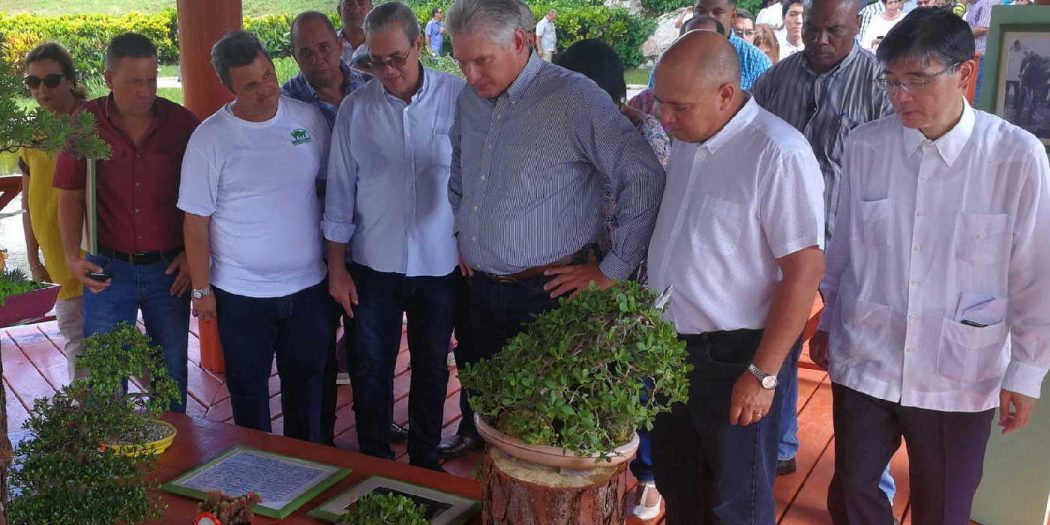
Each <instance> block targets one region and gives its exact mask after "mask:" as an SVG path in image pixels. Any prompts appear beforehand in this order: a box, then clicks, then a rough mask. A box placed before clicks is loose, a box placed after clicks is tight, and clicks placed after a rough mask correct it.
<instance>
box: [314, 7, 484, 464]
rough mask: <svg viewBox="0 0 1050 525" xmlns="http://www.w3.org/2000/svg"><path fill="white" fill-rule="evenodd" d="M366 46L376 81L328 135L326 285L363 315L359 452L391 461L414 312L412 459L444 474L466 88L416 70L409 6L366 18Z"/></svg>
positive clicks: (358, 353) (358, 327) (358, 330)
mask: <svg viewBox="0 0 1050 525" xmlns="http://www.w3.org/2000/svg"><path fill="white" fill-rule="evenodd" d="M365 41H366V43H367V44H368V49H369V52H370V53H371V64H372V72H373V74H374V75H375V76H376V79H375V80H372V81H371V82H369V83H368V84H367V85H365V87H363V88H361V89H359V90H357V91H355V92H354V93H352V94H350V96H348V97H347V98H346V99H345V100H344V101H343V103H342V105H341V106H340V108H339V114H338V116H337V117H336V124H335V128H334V130H333V134H332V148H333V149H332V152H331V161H330V164H329V173H330V174H331V176H330V177H329V178H328V191H327V195H326V199H325V212H324V221H323V224H324V234H325V238H326V239H328V245H329V251H328V258H329V265H328V273H329V280H330V281H329V286H330V291H331V294H332V297H334V298H335V300H336V301H338V302H339V303H340V304H342V306H343V309H344V310H346V313H347V314H348V315H350V316H351V317H355V318H356V321H355V331H354V339H355V340H354V343H355V344H354V347H353V348H354V354H353V356H352V357H351V358H350V377H351V385H353V391H354V414H355V417H356V418H357V436H358V442H359V443H360V446H361V452H362V453H365V454H369V455H372V456H377V457H382V458H386V459H394V452H393V450H391V448H390V424H391V422H392V421H393V407H394V399H393V377H394V365H395V363H396V361H397V353H398V349H399V348H400V346H401V318H402V315H407V317H408V345H409V348H410V349H411V359H412V385H411V390H410V391H409V404H408V419H409V425H408V427H409V431H408V455H409V460H410V462H411V463H412V464H413V465H416V466H420V467H425V468H430V469H435V470H440V469H441V467H440V465H439V464H438V456H437V446H438V443H439V442H440V441H441V423H442V413H443V407H444V405H445V393H446V390H445V388H446V383H447V381H448V368H447V367H446V356H447V354H448V344H449V340H450V338H451V336H452V325H453V315H454V308H453V306H454V305H455V299H456V292H457V289H458V285H459V282H460V280H461V279H462V277H461V276H460V275H459V270H458V268H457V263H458V261H459V258H458V252H457V250H456V238H455V237H454V236H453V217H452V206H451V204H449V200H448V179H449V173H450V171H449V170H450V166H451V162H452V145H451V142H450V140H449V136H448V130H449V127H451V126H452V116H453V113H454V112H455V106H456V97H457V96H459V92H460V90H461V89H462V88H463V85H464V82H463V80H461V79H459V78H456V77H453V76H451V75H446V74H444V73H439V72H437V71H432V70H429V69H426V68H424V67H422V65H420V63H419V57H420V54H421V53H422V51H423V39H422V37H421V35H420V33H419V24H418V22H417V21H416V17H415V14H413V12H412V10H411V9H410V8H409V7H408V6H406V5H404V4H402V3H399V2H392V3H388V4H383V5H380V6H379V7H376V8H375V9H373V10H372V12H371V13H369V14H368V17H367V18H365ZM348 243H349V244H350V245H351V246H352V248H351V250H352V252H353V253H352V259H353V261H352V264H351V266H350V272H349V273H348V272H347V271H346V266H345V264H344V262H345V252H346V245H347V244H348Z"/></svg>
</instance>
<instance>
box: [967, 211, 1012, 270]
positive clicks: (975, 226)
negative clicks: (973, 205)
mask: <svg viewBox="0 0 1050 525" xmlns="http://www.w3.org/2000/svg"><path fill="white" fill-rule="evenodd" d="M1009 219H1010V218H1009V216H1008V215H1007V214H1005V213H995V214H983V213H966V212H960V213H959V215H958V217H957V218H956V221H955V257H956V258H957V259H958V260H960V261H963V262H966V263H969V264H972V265H977V266H981V265H989V264H996V263H1002V262H1003V261H1005V259H1006V257H1007V255H1008V254H1009V250H1010V246H1009V242H1008V241H1009V239H1010V236H1009V235H1008V233H1009V230H1008V226H1009V222H1010V221H1009Z"/></svg>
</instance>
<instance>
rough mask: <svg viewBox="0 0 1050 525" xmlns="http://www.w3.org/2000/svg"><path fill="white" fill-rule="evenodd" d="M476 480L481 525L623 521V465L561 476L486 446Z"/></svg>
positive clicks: (604, 524)
mask: <svg viewBox="0 0 1050 525" xmlns="http://www.w3.org/2000/svg"><path fill="white" fill-rule="evenodd" d="M481 479H482V482H481V491H482V498H483V500H484V506H483V509H482V523H483V524H484V525H622V524H623V523H624V520H625V513H626V510H625V501H626V496H627V464H626V463H623V464H620V465H619V466H616V467H601V468H597V469H594V470H590V471H585V472H570V473H561V472H559V471H558V469H556V468H552V467H545V466H542V465H536V464H533V463H526V462H522V461H518V460H517V459H514V458H512V457H510V456H508V455H507V454H505V453H503V452H501V451H500V450H499V449H496V448H493V447H489V448H488V450H486V451H485V455H484V458H483V459H482V463H481Z"/></svg>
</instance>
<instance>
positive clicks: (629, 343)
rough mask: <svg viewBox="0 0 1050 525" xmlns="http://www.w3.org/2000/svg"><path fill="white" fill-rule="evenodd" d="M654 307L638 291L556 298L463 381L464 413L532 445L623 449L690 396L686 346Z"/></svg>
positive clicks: (634, 286)
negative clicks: (466, 392)
mask: <svg viewBox="0 0 1050 525" xmlns="http://www.w3.org/2000/svg"><path fill="white" fill-rule="evenodd" d="M654 301H655V295H654V294H653V293H652V292H650V291H648V290H646V289H645V288H643V287H642V285H640V284H638V283H636V282H625V283H620V284H618V285H616V286H615V287H613V288H611V289H609V290H604V291H599V290H596V289H594V288H592V289H591V290H587V291H584V292H582V293H580V294H579V295H577V296H575V297H572V298H569V299H562V300H561V302H560V305H559V307H558V308H556V309H554V310H551V311H548V312H546V313H544V314H542V315H540V316H539V317H537V318H536V320H535V321H533V322H532V323H531V324H530V325H529V326H528V328H527V330H526V331H525V332H523V333H521V334H519V335H518V336H516V337H514V338H513V339H511V340H510V342H508V343H507V346H505V347H504V349H503V351H502V352H500V353H499V354H498V355H497V356H496V357H494V358H493V359H489V360H485V361H481V362H480V363H478V364H476V365H473V366H467V368H466V370H464V371H461V372H460V381H461V382H462V383H463V387H464V388H469V389H470V390H471V391H472V392H475V393H472V394H471V396H470V404H471V406H472V407H473V408H474V411H475V412H477V413H478V414H480V415H481V417H483V418H485V420H486V422H488V423H489V424H490V425H492V426H493V427H494V428H496V429H497V430H499V431H500V432H502V433H504V434H506V435H508V436H511V437H515V438H518V439H520V440H522V441H524V442H526V443H529V444H532V445H550V446H555V447H562V448H565V449H568V450H570V451H573V452H576V453H578V454H593V453H607V451H609V450H611V449H613V448H615V447H618V446H621V445H624V444H626V443H627V442H628V441H629V440H630V437H631V435H632V433H633V432H634V431H635V430H636V429H637V428H639V427H643V426H644V427H650V428H651V425H652V422H653V420H654V418H655V417H656V414H657V413H659V412H664V411H667V410H669V409H670V407H671V405H672V404H674V403H681V402H684V401H685V400H686V399H687V397H688V392H689V381H688V372H689V369H690V367H689V365H687V364H686V351H685V343H683V342H681V341H679V340H678V336H677V334H676V332H675V329H674V326H672V325H671V324H670V323H668V322H666V321H664V320H662V319H661V318H660V315H661V311H660V309H658V308H657V307H656V306H655V305H654ZM646 378H651V379H652V390H651V391H650V396H649V401H648V402H646V403H642V402H641V395H642V393H643V390H644V388H645V380H646Z"/></svg>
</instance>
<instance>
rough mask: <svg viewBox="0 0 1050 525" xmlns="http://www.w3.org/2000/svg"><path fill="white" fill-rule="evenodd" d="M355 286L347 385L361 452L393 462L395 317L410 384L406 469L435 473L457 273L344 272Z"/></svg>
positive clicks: (363, 269) (397, 341) (355, 267)
mask: <svg viewBox="0 0 1050 525" xmlns="http://www.w3.org/2000/svg"><path fill="white" fill-rule="evenodd" d="M350 273H351V275H352V276H353V278H354V283H355V284H356V285H357V296H358V301H359V303H358V305H357V307H356V309H355V311H354V322H355V326H354V339H355V340H354V354H353V356H352V357H351V359H350V383H351V385H352V388H353V391H354V416H355V418H356V421H357V439H358V443H359V444H360V447H361V452H362V453H364V454H368V455H370V456H376V457H380V458H386V459H393V458H394V451H393V450H392V449H391V448H390V424H391V423H392V422H393V419H394V392H393V390H394V367H395V365H396V363H397V353H398V350H399V349H400V346H401V319H402V314H403V315H404V316H406V317H407V318H408V348H409V354H410V359H411V367H412V383H411V387H410V389H409V393H408V456H409V461H410V462H411V463H412V464H413V465H417V466H422V467H436V466H437V465H438V457H437V446H438V444H439V443H440V442H441V425H442V421H443V416H444V408H445V394H446V392H447V386H448V367H447V365H446V363H447V359H448V344H449V341H450V340H451V338H452V323H453V317H454V315H453V311H454V308H453V307H454V304H455V300H456V281H457V279H458V276H459V271H458V270H456V271H454V272H453V273H451V274H449V275H445V276H441V277H406V276H405V275H404V274H399V273H385V272H377V271H375V270H372V269H371V268H368V267H366V266H362V265H359V264H353V265H351V267H350Z"/></svg>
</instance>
